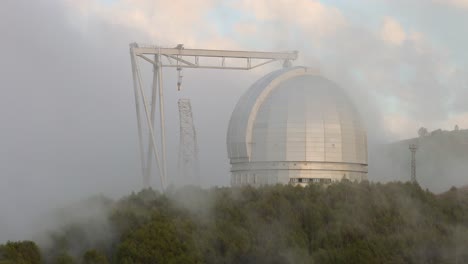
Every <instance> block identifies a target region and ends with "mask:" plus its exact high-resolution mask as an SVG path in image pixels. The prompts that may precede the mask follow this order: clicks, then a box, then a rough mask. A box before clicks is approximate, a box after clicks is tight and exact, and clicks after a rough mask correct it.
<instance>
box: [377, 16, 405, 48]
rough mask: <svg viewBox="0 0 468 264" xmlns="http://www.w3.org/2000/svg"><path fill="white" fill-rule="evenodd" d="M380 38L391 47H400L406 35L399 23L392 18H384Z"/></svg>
mask: <svg viewBox="0 0 468 264" xmlns="http://www.w3.org/2000/svg"><path fill="white" fill-rule="evenodd" d="M380 36H381V37H382V39H383V40H384V41H386V42H387V43H390V44H393V45H402V44H403V42H404V41H405V39H406V33H405V30H404V29H403V27H402V26H401V25H400V23H399V22H398V21H397V20H396V19H394V18H392V17H385V18H384V21H383V26H382V29H381V33H380Z"/></svg>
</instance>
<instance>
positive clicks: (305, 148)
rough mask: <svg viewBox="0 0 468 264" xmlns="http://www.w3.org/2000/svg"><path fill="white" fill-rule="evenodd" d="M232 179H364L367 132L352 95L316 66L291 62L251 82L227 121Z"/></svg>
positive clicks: (242, 181) (294, 181)
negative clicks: (287, 66) (290, 66)
mask: <svg viewBox="0 0 468 264" xmlns="http://www.w3.org/2000/svg"><path fill="white" fill-rule="evenodd" d="M227 150H228V156H229V159H230V162H231V184H232V185H233V186H239V185H245V184H249V185H254V186H258V185H264V184H276V183H283V184H287V183H292V184H300V185H305V184H308V183H311V182H323V183H330V182H334V181H339V180H342V179H349V180H358V181H360V180H365V179H367V137H366V131H365V129H364V127H363V125H362V122H361V120H360V118H359V115H358V113H357V111H356V109H355V107H354V106H353V104H352V102H351V101H350V99H349V98H348V97H347V96H346V94H345V93H344V91H343V90H341V88H340V87H338V86H337V85H336V84H335V83H333V82H331V81H330V80H327V79H326V78H324V77H322V76H321V75H320V74H319V73H318V72H317V71H316V70H312V69H310V68H306V67H293V68H286V69H282V70H278V71H274V72H272V73H270V74H268V75H266V76H264V77H263V78H261V79H259V80H258V81H257V82H255V83H254V84H253V85H252V86H251V87H250V89H249V90H248V91H247V92H246V93H245V94H244V95H243V96H242V97H241V98H240V100H239V102H238V103H237V105H236V107H235V109H234V111H233V113H232V116H231V120H230V122H229V128H228V134H227Z"/></svg>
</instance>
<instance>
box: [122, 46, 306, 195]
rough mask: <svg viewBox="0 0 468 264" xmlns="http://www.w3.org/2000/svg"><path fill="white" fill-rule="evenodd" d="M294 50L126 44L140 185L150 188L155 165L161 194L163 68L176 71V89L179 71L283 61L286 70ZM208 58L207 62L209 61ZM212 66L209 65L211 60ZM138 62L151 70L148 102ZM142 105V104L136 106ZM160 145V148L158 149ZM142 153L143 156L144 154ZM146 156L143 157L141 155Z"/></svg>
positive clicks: (163, 174) (239, 67) (163, 167)
mask: <svg viewBox="0 0 468 264" xmlns="http://www.w3.org/2000/svg"><path fill="white" fill-rule="evenodd" d="M297 55H298V53H297V51H293V52H258V51H233V50H207V49H185V48H184V47H183V45H177V47H175V48H163V47H157V46H142V45H138V44H137V43H132V44H130V58H131V65H132V73H133V87H134V95H135V107H136V117H137V125H138V143H139V149H140V159H141V171H142V175H143V186H144V187H145V188H148V187H150V185H151V183H150V179H151V164H152V163H153V161H155V162H156V166H157V168H158V173H159V176H160V183H161V187H162V190H163V192H164V191H165V189H166V186H167V168H166V131H165V115H164V93H163V92H164V91H163V90H164V89H163V81H162V78H163V75H162V73H163V71H162V68H163V67H168V68H176V69H177V70H178V72H179V75H178V82H177V85H178V87H179V89H180V85H181V81H182V75H181V71H182V69H183V68H197V69H224V70H251V69H254V68H257V67H260V66H263V65H266V64H270V63H273V62H276V61H281V62H283V67H289V66H290V65H291V61H293V60H296V59H297ZM210 59H211V63H210V62H209V60H210ZM213 59H214V60H215V61H216V63H214V64H213V62H212V60H213ZM139 61H146V62H148V63H150V64H151V65H152V67H153V82H152V85H151V100H148V97H147V95H146V94H145V91H144V90H145V89H144V87H143V81H142V76H141V75H142V73H141V69H140V66H139ZM140 103H142V105H141V104H140ZM157 104H158V106H159V107H158V108H159V109H158V112H159V132H160V133H159V134H160V138H159V141H157V140H156V135H155V129H156V127H155V119H156V108H157V107H156V106H157ZM141 112H144V117H145V118H144V119H145V120H146V122H145V123H146V127H147V130H148V131H147V133H148V136H147V138H148V141H149V142H148V147H147V148H145V144H144V142H143V141H144V135H143V134H144V131H143V124H142V121H143V118H142V114H141ZM158 144H160V148H158ZM145 150H146V153H145ZM145 154H146V155H145Z"/></svg>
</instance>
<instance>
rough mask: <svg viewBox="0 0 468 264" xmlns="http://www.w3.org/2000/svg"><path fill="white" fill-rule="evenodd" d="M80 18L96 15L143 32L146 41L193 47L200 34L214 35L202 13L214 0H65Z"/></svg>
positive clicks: (110, 22)
mask: <svg viewBox="0 0 468 264" xmlns="http://www.w3.org/2000/svg"><path fill="white" fill-rule="evenodd" d="M67 3H68V4H69V5H70V7H71V9H72V10H74V11H77V12H79V15H80V18H81V19H82V20H85V19H88V18H96V17H97V18H99V19H101V20H103V21H105V22H106V23H109V24H114V25H119V26H124V27H127V28H130V29H133V30H135V31H138V32H142V33H144V34H146V35H147V39H146V40H145V41H148V42H151V43H148V44H155V43H156V44H161V45H175V44H178V43H184V44H185V45H186V46H194V45H196V44H197V43H198V40H199V39H200V35H204V36H207V37H208V38H209V37H211V36H213V35H216V34H217V33H216V30H215V28H214V27H213V26H212V23H207V20H206V15H207V13H208V12H209V11H210V10H212V8H213V7H214V6H215V1H214V0H196V1H193V0H178V1H163V0H116V1H114V2H112V3H110V4H109V3H105V2H100V1H94V0H67Z"/></svg>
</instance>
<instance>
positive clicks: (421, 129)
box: [418, 127, 429, 137]
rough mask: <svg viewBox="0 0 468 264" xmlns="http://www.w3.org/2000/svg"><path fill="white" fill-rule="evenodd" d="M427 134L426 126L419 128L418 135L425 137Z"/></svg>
mask: <svg viewBox="0 0 468 264" xmlns="http://www.w3.org/2000/svg"><path fill="white" fill-rule="evenodd" d="M428 134H429V132H428V131H427V128H425V127H421V128H419V130H418V135H419V137H425V136H427V135H428Z"/></svg>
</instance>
